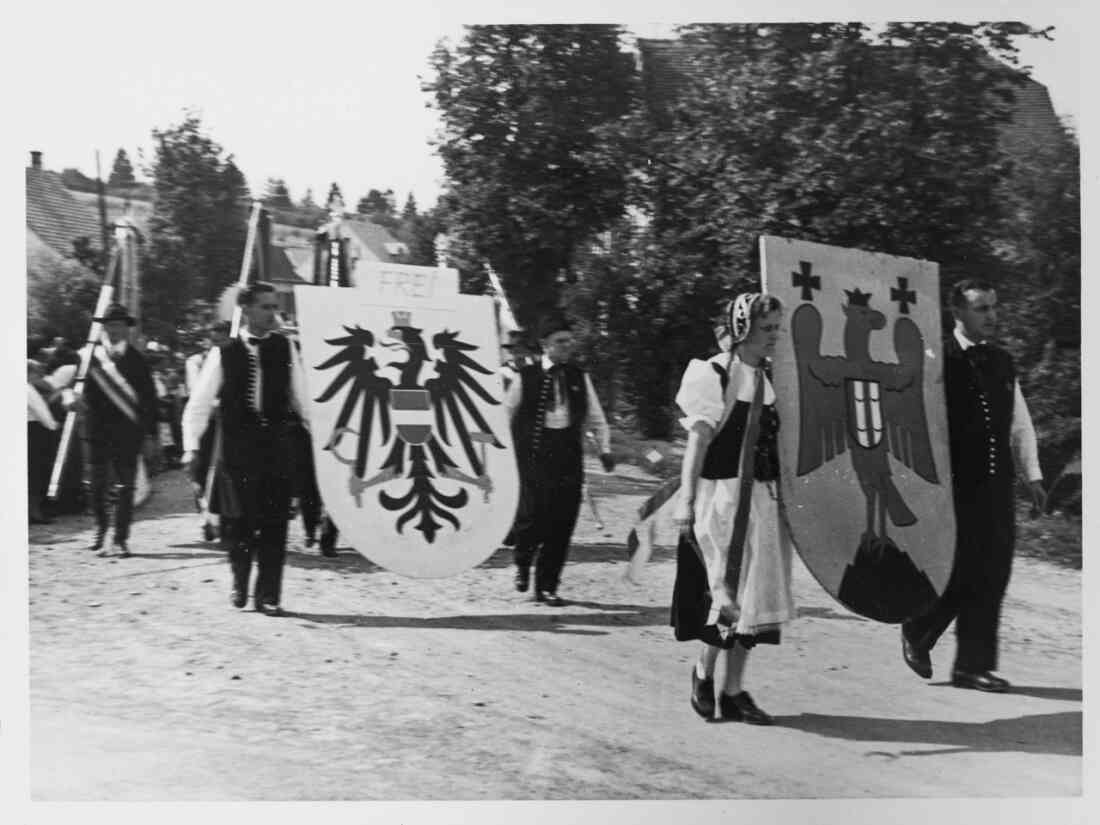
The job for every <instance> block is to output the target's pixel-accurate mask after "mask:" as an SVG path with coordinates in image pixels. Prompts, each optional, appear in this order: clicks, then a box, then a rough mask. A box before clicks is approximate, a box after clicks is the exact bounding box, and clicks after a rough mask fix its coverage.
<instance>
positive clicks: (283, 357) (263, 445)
mask: <svg viewBox="0 0 1100 825" xmlns="http://www.w3.org/2000/svg"><path fill="white" fill-rule="evenodd" d="M237 304H238V307H239V308H240V314H241V321H242V323H241V325H240V329H239V331H238V334H237V335H236V336H234V337H233V338H231V339H230V341H229V343H227V344H225V345H224V346H223V347H221V348H215V349H212V350H211V351H210V355H209V356H208V357H207V359H206V362H205V363H204V364H203V367H202V372H201V373H200V375H199V380H198V382H197V384H196V386H195V388H194V390H193V392H192V394H191V398H190V400H189V401H188V403H187V408H186V409H185V410H184V413H183V444H184V455H183V464H184V466H185V467H188V468H190V465H191V463H192V461H194V459H195V451H196V450H197V449H198V447H199V442H200V439H201V438H202V434H203V432H204V431H205V430H206V428H207V425H208V422H209V419H210V415H211V413H212V412H213V409H214V405H215V401H217V403H218V407H219V410H220V413H221V426H222V444H223V449H222V451H221V452H222V455H221V475H220V478H219V502H218V503H219V506H220V511H221V545H222V548H223V549H225V550H226V551H228V554H229V561H230V564H231V566H232V568H233V590H232V603H233V606H234V607H237V608H243V607H244V606H245V605H246V604H247V602H248V584H249V577H250V575H251V570H252V560H253V559H255V560H256V565H257V573H256V583H255V589H254V592H253V602H254V606H255V608H256V610H257V611H260V612H265V613H268V614H269V615H281V613H282V607H281V600H282V579H283V566H284V564H285V561H286V538H287V522H288V519H289V515H290V499H291V496H292V492H293V482H292V478H291V466H290V455H291V446H290V418H291V415H292V413H293V414H297V415H298V416H299V418H300V419H301V420H302V421H303V422H305V423H306V425H307V426H308V414H309V411H308V407H307V406H306V404H305V398H306V395H305V383H304V375H303V370H302V366H301V362H300V360H299V359H298V357H297V355H296V353H295V349H294V347H293V346H292V345H291V342H290V340H289V339H288V338H287V337H286V336H284V335H279V334H276V333H275V332H274V330H275V329H276V327H277V326H278V323H279V322H278V318H277V314H276V313H277V312H278V309H279V302H278V298H277V296H276V293H275V287H274V286H273V285H272V284H269V283H266V282H264V281H256V282H254V283H251V284H249V285H248V286H246V287H244V288H242V289H241V290H240V292H239V293H238V295H237Z"/></svg>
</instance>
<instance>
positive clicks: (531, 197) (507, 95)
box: [423, 25, 636, 324]
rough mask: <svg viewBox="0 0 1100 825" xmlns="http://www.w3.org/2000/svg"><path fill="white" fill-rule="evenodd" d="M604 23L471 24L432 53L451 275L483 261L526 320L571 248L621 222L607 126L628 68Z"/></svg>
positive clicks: (621, 98)
mask: <svg viewBox="0 0 1100 825" xmlns="http://www.w3.org/2000/svg"><path fill="white" fill-rule="evenodd" d="M620 36H621V29H620V28H619V27H617V26H608V25H569V26H545V25H544V26H471V27H469V28H468V29H467V33H466V36H465V37H464V39H463V40H462V42H461V43H459V44H458V45H457V46H455V47H453V48H451V47H448V46H447V45H446V44H440V46H439V47H438V48H437V49H436V50H435V52H434V53H433V55H432V59H431V65H432V69H433V70H434V78H433V79H431V80H430V81H428V82H426V83H425V84H424V87H423V88H424V90H425V91H427V92H429V93H430V94H431V95H432V99H433V101H434V105H435V107H436V108H437V109H438V110H439V113H440V116H441V118H442V121H443V129H442V133H441V135H440V139H439V144H438V146H439V153H440V155H441V157H442V159H443V163H444V167H445V169H446V173H447V178H448V187H449V191H448V209H449V211H450V220H451V223H450V233H449V234H451V235H452V236H453V248H454V254H455V256H456V258H459V259H462V260H463V261H464V264H463V267H462V268H463V269H464V270H465V271H469V272H472V273H473V272H479V271H480V270H481V266H482V262H486V261H487V262H489V263H491V264H492V266H493V267H494V268H495V269H496V270H497V271H498V272H499V273H500V275H501V278H502V280H503V282H504V285H505V288H506V289H507V290H508V292H509V294H510V295H513V296H515V297H514V299H513V300H514V301H515V303H516V313H517V316H518V317H519V320H520V322H521V323H525V324H531V323H533V322H534V320H535V319H536V318H537V317H538V316H539V314H541V313H542V312H543V311H545V310H547V309H549V308H551V307H553V306H555V305H556V304H557V303H558V302H559V299H560V296H559V281H568V280H569V279H571V278H572V277H573V264H574V254H575V251H576V249H577V247H578V246H579V244H580V243H581V242H582V241H584V240H585V239H587V238H589V237H591V236H592V235H593V234H594V233H597V232H599V231H601V230H603V229H605V228H606V227H608V226H610V225H612V224H613V223H614V222H615V221H616V220H618V218H619V217H620V216H621V214H622V211H623V206H624V198H625V193H626V178H627V170H626V169H625V168H624V165H623V162H622V161H623V157H622V152H621V151H617V150H616V141H617V140H618V138H619V137H620V135H621V130H619V129H618V128H616V127H617V125H618V124H619V122H620V120H621V119H623V118H624V117H626V116H628V114H629V112H630V111H631V109H632V107H633V106H634V103H635V100H636V77H635V74H634V70H633V61H632V59H631V57H630V55H628V54H626V53H625V52H624V51H623V50H622V48H621V44H620Z"/></svg>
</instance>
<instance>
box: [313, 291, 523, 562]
mask: <svg viewBox="0 0 1100 825" xmlns="http://www.w3.org/2000/svg"><path fill="white" fill-rule="evenodd" d="M294 298H295V301H296V302H297V306H298V320H299V327H300V333H299V334H300V338H301V344H302V360H303V364H304V366H305V373H306V385H307V391H308V395H309V399H310V401H309V404H310V409H309V418H310V422H309V426H310V434H311V438H312V440H313V449H314V456H315V461H316V467H317V482H318V486H319V487H320V490H321V497H322V498H323V499H324V502H325V508H326V510H327V511H328V513H329V515H330V516H331V517H332V519H333V521H334V522H335V523H336V525H337V527H339V529H340V531H341V533H342V534H343V535H344V537H345V538H346V539H347V540H348V541H349V543H350V544H351V545H352V546H353V547H355V549H356V550H358V551H359V552H360V553H361V554H362V555H364V556H366V557H367V558H369V559H370V560H371V561H373V562H375V563H377V564H380V565H382V566H383V567H386V568H387V569H389V570H392V571H394V572H395V573H401V574H404V575H408V576H420V577H441V576H450V575H454V574H456V573H459V572H461V571H463V570H466V569H468V568H470V567H473V566H474V565H476V564H479V563H480V562H482V561H484V560H485V559H486V558H488V557H489V556H490V555H491V554H492V553H493V551H494V550H496V549H497V548H498V547H499V546H500V543H501V541H502V540H503V539H504V537H505V536H506V535H507V533H508V530H509V528H510V527H511V524H512V519H513V517H514V515H515V511H516V504H517V502H518V499H519V482H518V475H517V471H516V462H515V453H514V450H513V447H512V434H511V431H510V429H509V421H508V415H507V412H506V411H505V408H504V405H503V403H502V398H503V388H502V385H501V378H500V375H499V373H498V371H497V370H498V367H499V358H500V356H499V349H498V345H497V343H496V336H495V329H496V327H495V324H494V321H493V303H492V299H491V298H489V297H486V296H474V295H450V296H444V297H440V298H437V299H417V298H406V299H402V300H388V301H387V300H385V299H384V298H382V297H380V296H379V295H378V294H377V293H372V292H371V291H369V290H360V289H334V288H329V287H316V286H296V287H295V292H294Z"/></svg>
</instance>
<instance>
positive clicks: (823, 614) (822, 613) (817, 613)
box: [798, 607, 870, 622]
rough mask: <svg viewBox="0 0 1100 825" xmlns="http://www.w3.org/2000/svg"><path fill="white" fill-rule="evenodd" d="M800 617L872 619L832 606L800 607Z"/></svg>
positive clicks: (859, 620)
mask: <svg viewBox="0 0 1100 825" xmlns="http://www.w3.org/2000/svg"><path fill="white" fill-rule="evenodd" d="M798 618H800V619H840V620H841V621H845V622H868V621H870V619H865V618H863V617H862V616H857V615H856V614H855V613H841V612H840V611H838V610H833V609H832V608H831V607H799V608H798Z"/></svg>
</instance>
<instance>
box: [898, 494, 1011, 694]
mask: <svg viewBox="0 0 1100 825" xmlns="http://www.w3.org/2000/svg"><path fill="white" fill-rule="evenodd" d="M1013 483H1014V482H1013V479H1012V478H1011V477H1005V476H991V477H988V478H987V479H986V480H982V481H979V482H977V483H975V484H973V485H966V487H965V488H963V487H962V485H960V486H959V487H957V488H956V490H955V518H956V522H957V529H958V541H957V544H956V547H955V565H954V567H953V568H952V571H951V578H950V579H949V580H948V583H947V588H946V589H945V590H944V593H943V596H941V597H940V599H939V600H938V601H937V602H936V604H935V606H934V607H933V608H932V610H931V611H929V612H928V613H926V614H925V615H923V616H919V617H917V618H915V619H910V620H909V621H907V622H906V623H905V627H904V632H905V634H906V636H907V637H908V638H909V640H910V642H912V643H913V644H915V645H917V646H919V647H922V648H924V649H927V650H930V649H931V648H932V647H933V646H934V645H935V643H936V641H937V640H938V639H939V638H940V636H941V635H942V634H943V632H944V631H945V630H947V628H948V626H949V625H950V624H951V622H952V620H954V621H955V635H956V637H957V638H958V648H957V652H956V654H955V668H954V669H955V670H957V671H962V672H964V673H984V672H985V671H987V670H996V669H997V628H998V626H999V624H1000V617H1001V603H1002V602H1003V600H1004V595H1005V591H1006V590H1007V588H1008V580H1009V576H1010V574H1011V571H1012V554H1013V548H1014V545H1015V540H1016V521H1015V513H1014V511H1013Z"/></svg>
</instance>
